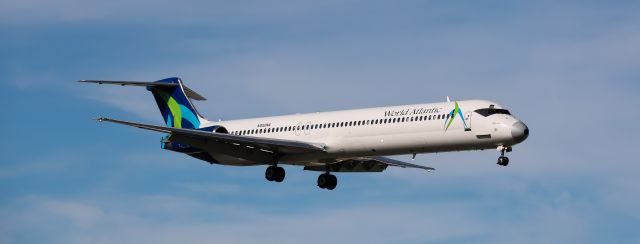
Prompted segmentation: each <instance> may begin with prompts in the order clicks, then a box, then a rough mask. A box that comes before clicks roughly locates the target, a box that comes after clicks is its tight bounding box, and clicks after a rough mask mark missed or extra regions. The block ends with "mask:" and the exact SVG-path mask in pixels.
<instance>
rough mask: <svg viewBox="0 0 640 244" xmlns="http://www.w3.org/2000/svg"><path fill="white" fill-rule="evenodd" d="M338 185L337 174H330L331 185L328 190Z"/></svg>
mask: <svg viewBox="0 0 640 244" xmlns="http://www.w3.org/2000/svg"><path fill="white" fill-rule="evenodd" d="M337 185H338V177H336V176H335V175H329V185H328V186H327V190H333V189H336V186H337Z"/></svg>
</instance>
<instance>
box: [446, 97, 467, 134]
mask: <svg viewBox="0 0 640 244" xmlns="http://www.w3.org/2000/svg"><path fill="white" fill-rule="evenodd" d="M455 103H456V107H455V108H454V109H453V110H451V112H450V113H449V119H448V120H445V121H444V123H445V124H444V131H445V132H446V131H447V130H449V127H450V126H451V124H452V123H453V121H454V120H455V119H456V116H459V117H460V119H461V120H462V123H463V124H464V128H465V129H467V128H468V127H467V122H466V121H465V120H464V115H462V109H460V106H458V102H457V101H456V102H455Z"/></svg>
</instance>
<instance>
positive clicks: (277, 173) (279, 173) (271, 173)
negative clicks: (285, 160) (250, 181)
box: [264, 165, 285, 182]
mask: <svg viewBox="0 0 640 244" xmlns="http://www.w3.org/2000/svg"><path fill="white" fill-rule="evenodd" d="M284 176H285V173H284V168H282V167H278V166H277V165H272V166H269V167H267V170H265V171H264V178H267V180H268V181H275V182H282V181H283V180H284Z"/></svg>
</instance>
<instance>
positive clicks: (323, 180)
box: [318, 172, 338, 190]
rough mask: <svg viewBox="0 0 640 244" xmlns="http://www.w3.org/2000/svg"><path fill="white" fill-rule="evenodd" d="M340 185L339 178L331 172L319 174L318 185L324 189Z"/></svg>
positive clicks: (331, 188)
mask: <svg viewBox="0 0 640 244" xmlns="http://www.w3.org/2000/svg"><path fill="white" fill-rule="evenodd" d="M337 185H338V178H337V177H336V176H335V175H332V174H329V172H327V173H324V174H321V175H320V176H318V186H319V187H320V188H322V189H327V190H333V189H336V186H337Z"/></svg>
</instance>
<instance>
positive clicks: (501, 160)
mask: <svg viewBox="0 0 640 244" xmlns="http://www.w3.org/2000/svg"><path fill="white" fill-rule="evenodd" d="M511 150H512V148H511V147H505V146H499V147H498V151H500V157H499V158H498V165H500V166H507V165H509V158H508V157H505V156H504V153H505V152H511Z"/></svg>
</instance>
